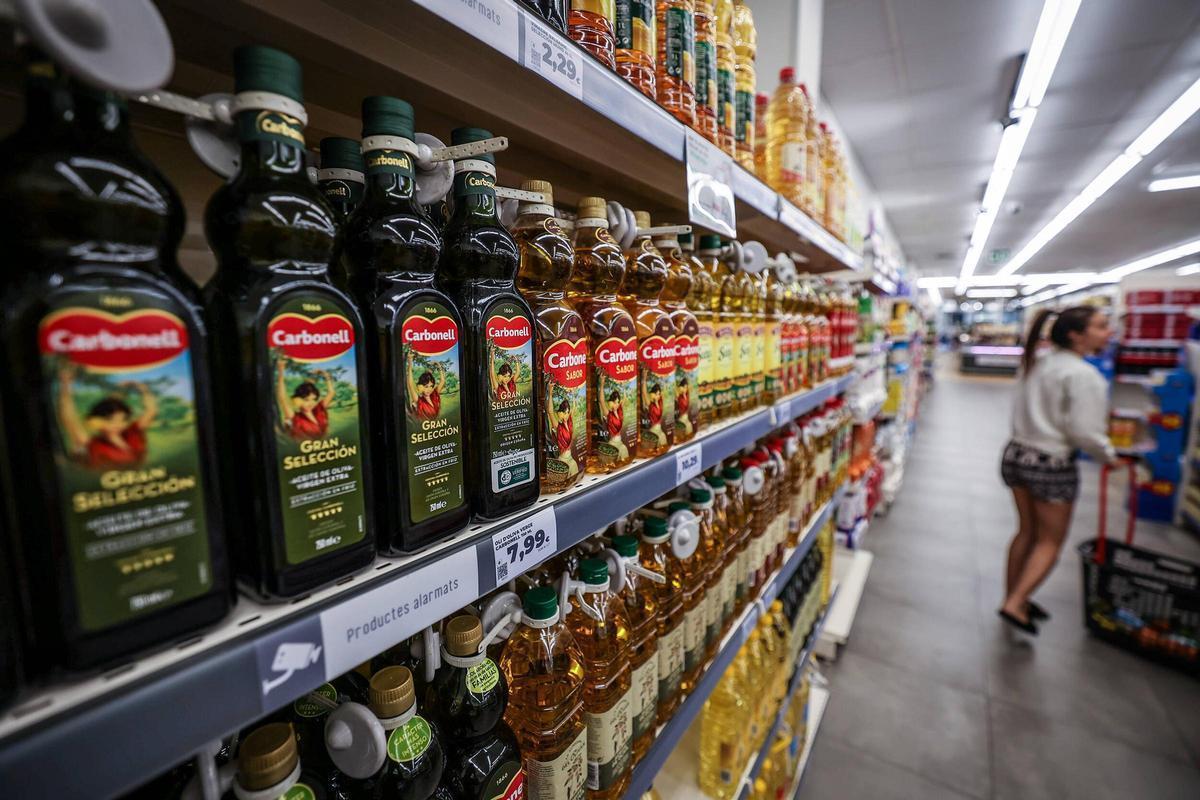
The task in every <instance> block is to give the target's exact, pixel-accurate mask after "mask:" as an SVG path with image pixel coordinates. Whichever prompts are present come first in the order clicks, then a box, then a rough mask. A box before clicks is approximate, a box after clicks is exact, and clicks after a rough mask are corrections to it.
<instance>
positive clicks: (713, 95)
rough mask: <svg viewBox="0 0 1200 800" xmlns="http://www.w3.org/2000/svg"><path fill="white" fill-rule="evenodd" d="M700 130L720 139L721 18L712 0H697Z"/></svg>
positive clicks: (697, 66) (698, 119) (717, 140)
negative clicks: (719, 39) (718, 107)
mask: <svg viewBox="0 0 1200 800" xmlns="http://www.w3.org/2000/svg"><path fill="white" fill-rule="evenodd" d="M695 2H696V13H695V17H694V19H695V29H696V42H695V61H696V124H695V129H696V132H697V133H699V134H700V135H701V136H703V137H704V138H705V139H708V140H709V141H710V142H712V143H713V144H719V139H718V138H717V19H716V12H715V11H714V10H713V2H712V0H695Z"/></svg>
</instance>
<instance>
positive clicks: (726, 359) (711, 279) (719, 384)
mask: <svg viewBox="0 0 1200 800" xmlns="http://www.w3.org/2000/svg"><path fill="white" fill-rule="evenodd" d="M699 255H700V262H701V263H702V264H703V265H704V272H705V276H706V277H705V279H704V285H705V286H706V291H708V292H710V294H709V295H708V307H709V311H710V314H711V315H712V325H713V370H712V391H711V395H712V401H711V405H712V418H713V419H714V420H719V419H725V418H726V417H728V416H730V414H731V408H732V402H733V376H734V362H733V359H734V329H735V326H736V323H737V320H736V317H735V315H734V314H733V313H732V312H731V311H730V310H729V309H728V308H727V307H726V297H725V294H724V282H725V279H726V278H727V277H728V276H729V274H730V273H729V268H728V267H726V266H725V263H724V262H723V261H721V237H719V236H714V235H712V234H707V233H706V234H704V235H703V236H701V237H700V254H699Z"/></svg>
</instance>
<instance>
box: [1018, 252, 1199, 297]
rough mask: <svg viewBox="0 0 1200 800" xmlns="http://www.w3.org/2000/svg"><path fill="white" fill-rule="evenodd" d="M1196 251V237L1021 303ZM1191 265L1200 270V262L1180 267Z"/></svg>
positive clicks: (1112, 280) (1105, 280) (1109, 280)
mask: <svg viewBox="0 0 1200 800" xmlns="http://www.w3.org/2000/svg"><path fill="white" fill-rule="evenodd" d="M1196 253H1200V239H1194V240H1192V241H1190V242H1184V243H1183V244H1179V245H1175V246H1174V247H1168V248H1167V249H1166V250H1160V251H1158V252H1157V253H1151V254H1150V255H1148V256H1143V257H1142V258H1138V259H1135V260H1133V261H1130V262H1129V263H1128V264H1122V265H1120V266H1119V267H1113V268H1112V269H1110V270H1106V271H1104V272H1101V273H1099V274H1097V275H1096V278H1095V279H1094V280H1078V281H1074V282H1072V283H1068V284H1067V285H1066V286H1063V287H1061V288H1058V289H1047V290H1046V291H1043V292H1038V293H1037V294H1033V295H1030V296H1029V297H1025V298H1023V299H1022V300H1021V305H1022V306H1023V307H1026V308H1028V307H1029V306H1032V305H1036V304H1038V303H1044V302H1046V301H1047V300H1054V299H1055V298H1058V297H1062V296H1063V295H1067V294H1072V293H1074V292H1078V291H1080V290H1081V289H1087V288H1089V287H1091V286H1095V285H1096V284H1098V283H1117V282H1118V281H1120V280H1121V279H1122V278H1124V277H1126V276H1129V275H1132V274H1133V273H1135V272H1141V271H1142V270H1147V269H1150V268H1152V267H1157V266H1160V265H1162V264H1167V263H1170V262H1172V261H1175V260H1176V259H1180V258H1185V257H1187V256H1191V255H1195V254H1196ZM1190 267H1196V272H1200V263H1198V264H1189V265H1187V266H1186V267H1180V269H1188V268H1190ZM1188 274H1191V273H1188Z"/></svg>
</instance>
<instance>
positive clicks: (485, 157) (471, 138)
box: [450, 128, 496, 164]
mask: <svg viewBox="0 0 1200 800" xmlns="http://www.w3.org/2000/svg"><path fill="white" fill-rule="evenodd" d="M491 138H492V132H491V131H487V130H484V129H483V128H455V129H454V130H452V131H450V144H452V145H455V144H470V143H471V142H482V141H483V140H484V139H491ZM471 158H473V159H475V160H476V161H486V162H488V163H489V164H495V163H496V158H495V156H493V155H492V154H491V153H483V154H481V155H477V156H471Z"/></svg>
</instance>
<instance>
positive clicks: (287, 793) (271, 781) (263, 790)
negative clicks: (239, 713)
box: [225, 722, 335, 800]
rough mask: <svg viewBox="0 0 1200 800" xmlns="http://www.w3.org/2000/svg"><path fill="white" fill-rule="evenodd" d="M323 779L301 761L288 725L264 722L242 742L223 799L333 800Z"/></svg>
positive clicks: (293, 733)
mask: <svg viewBox="0 0 1200 800" xmlns="http://www.w3.org/2000/svg"><path fill="white" fill-rule="evenodd" d="M293 773H299V775H298V778H293V777H292V775H293ZM323 777H324V776H322V775H321V774H319V773H318V772H316V771H314V770H313V769H312V767H310V766H309V765H308V764H307V763H304V762H302V760H301V758H300V749H299V747H298V746H297V743H296V734H295V732H294V731H293V730H292V726H291V725H290V724H289V723H287V722H268V723H267V724H266V725H262V726H260V727H258V728H255V729H254V730H253V731H251V732H250V733H249V734H248V735H247V736H246V738H245V739H243V740H242V743H241V746H240V747H239V748H238V754H237V772H236V773H235V775H234V782H235V784H236V788H234V789H233V790H232V791H230V792H228V793H227V794H226V795H225V800H238V798H241V797H247V796H255V797H261V796H264V795H265V796H268V797H270V796H273V795H275V796H278V797H280V798H284V800H335V797H334V796H331V795H330V792H329V791H328V788H329V787H327V786H325V781H324V780H323Z"/></svg>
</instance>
